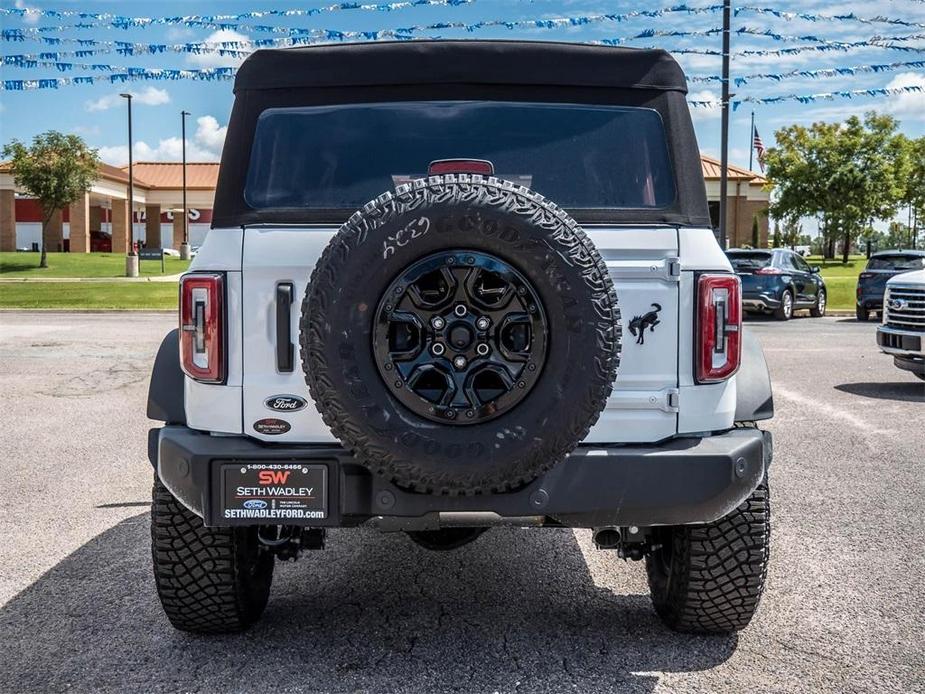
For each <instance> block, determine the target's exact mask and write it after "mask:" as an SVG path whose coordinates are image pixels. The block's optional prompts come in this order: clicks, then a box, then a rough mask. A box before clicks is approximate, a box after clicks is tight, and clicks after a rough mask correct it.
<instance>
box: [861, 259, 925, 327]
mask: <svg viewBox="0 0 925 694" xmlns="http://www.w3.org/2000/svg"><path fill="white" fill-rule="evenodd" d="M922 269H925V251H902V250H892V251H879V252H877V253H874V254H873V255H872V256H870V258H869V259H868V260H867V267H865V268H864V271H863V272H862V273H861V274H860V275H858V289H857V305H856V306H855V312H856V313H857V317H858V320H860V321H866V320H867V318H868V316H870V313H871V312H872V311H876V312H877V313H882V312H883V293H884V292H885V291H886V281H887V280H888V279H890V278H891V277H895V276H896V275H898V274H900V273H903V272H912V271H913V270H922Z"/></svg>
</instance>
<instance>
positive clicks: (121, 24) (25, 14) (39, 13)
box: [0, 0, 477, 29]
mask: <svg viewBox="0 0 925 694" xmlns="http://www.w3.org/2000/svg"><path fill="white" fill-rule="evenodd" d="M476 1H477V0H407V1H405V2H386V3H369V4H361V3H358V2H338V3H334V4H333V5H325V6H322V7H312V8H308V9H291V10H262V11H254V12H241V13H239V14H220V15H188V16H176V17H124V16H121V15H117V14H112V13H111V12H82V11H80V10H42V9H39V8H35V7H25V8H19V7H15V8H14V7H10V8H2V9H0V16H3V15H7V16H14V17H19V18H20V19H26V18H28V19H39V18H44V17H49V18H54V19H62V18H70V17H77V18H78V19H85V20H89V21H91V22H96V23H97V24H92V25H91V24H86V25H85V26H86V27H91V26H98V25H99V24H100V23H103V22H105V23H106V25H107V26H112V27H116V28H120V29H131V28H134V27H144V26H150V25H152V24H165V25H176V24H186V23H188V22H192V23H196V22H206V23H218V22H238V21H246V20H250V19H263V18H265V17H312V16H315V15H320V14H323V13H325V12H338V11H341V10H366V11H376V12H392V11H394V10H404V9H408V8H411V7H422V6H438V7H458V6H460V5H471V4H472V3H474V2H476ZM78 26H79V25H78Z"/></svg>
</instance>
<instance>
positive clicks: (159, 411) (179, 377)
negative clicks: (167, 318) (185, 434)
mask: <svg viewBox="0 0 925 694" xmlns="http://www.w3.org/2000/svg"><path fill="white" fill-rule="evenodd" d="M179 335H180V331H179V330H178V329H176V328H174V329H173V330H171V331H170V332H169V333H167V335H166V336H165V337H164V339H163V340H162V341H161V346H160V347H159V348H158V350H157V356H156V357H155V358H154V369H153V370H152V371H151V383H150V385H149V386H148V419H155V420H158V421H161V422H166V423H167V424H186V407H185V405H184V396H183V379H184V376H183V370H182V369H181V368H180V337H179Z"/></svg>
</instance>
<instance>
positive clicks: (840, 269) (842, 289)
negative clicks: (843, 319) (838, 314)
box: [806, 255, 867, 311]
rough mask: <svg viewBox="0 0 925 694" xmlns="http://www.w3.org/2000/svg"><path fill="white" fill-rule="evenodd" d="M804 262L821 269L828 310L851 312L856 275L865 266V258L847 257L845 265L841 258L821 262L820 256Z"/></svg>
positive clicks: (856, 284)
mask: <svg viewBox="0 0 925 694" xmlns="http://www.w3.org/2000/svg"><path fill="white" fill-rule="evenodd" d="M806 262H807V263H809V264H810V265H818V266H819V267H820V268H822V277H823V279H824V280H825V286H826V287H827V288H828V290H829V308H830V309H834V310H843V311H851V310H853V309H854V306H855V296H856V295H855V290H856V289H857V286H858V275H860V274H861V271H862V270H863V269H864V267H865V266H866V265H867V257H866V256H863V255H852V256H849V257H848V262H847V263H843V262H842V261H841V258H837V259H835V260H823V259H822V257H821V256H818V255H811V256H809V257H808V258H806Z"/></svg>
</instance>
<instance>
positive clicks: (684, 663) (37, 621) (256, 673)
mask: <svg viewBox="0 0 925 694" xmlns="http://www.w3.org/2000/svg"><path fill="white" fill-rule="evenodd" d="M148 538H149V520H148V514H142V515H138V516H134V517H132V518H129V519H127V520H125V521H123V522H122V523H120V524H119V525H117V526H115V527H113V528H111V529H110V530H108V531H106V532H104V533H102V534H101V535H99V536H97V537H96V538H94V539H93V540H91V541H90V542H88V543H87V544H85V545H84V546H83V547H81V548H80V549H78V550H77V551H76V552H74V553H73V554H71V555H70V556H68V557H67V558H65V559H64V560H63V561H61V562H60V563H59V564H58V565H57V566H55V567H54V568H53V569H51V570H50V571H48V572H47V573H46V574H44V575H43V576H42V577H41V578H40V579H38V580H37V581H36V582H35V583H34V584H33V585H32V586H30V587H29V588H27V589H26V590H24V591H23V592H22V593H20V594H19V595H17V596H16V597H15V598H13V599H12V600H11V601H10V602H9V603H8V604H7V605H6V606H5V607H4V608H2V609H0V641H2V642H3V644H4V647H3V649H2V651H0V682H2V683H5V684H3V685H2V686H0V688H2V689H6V687H11V688H13V689H16V690H31V691H48V690H60V689H66V688H71V689H73V690H75V691H87V690H93V691H119V692H125V691H145V692H153V691H181V690H182V691H189V690H197V691H199V690H202V691H216V690H222V691H228V690H240V691H256V690H264V689H270V690H282V689H285V690H287V691H289V690H298V691H327V692H341V691H345V692H346V691H351V692H352V691H357V690H363V691H367V690H369V691H389V692H398V691H407V692H422V691H426V692H438V691H511V690H513V689H515V688H516V689H519V690H521V691H537V690H545V691H552V692H557V691H564V690H566V689H569V690H572V691H591V690H599V689H608V690H610V689H619V690H620V691H625V692H651V691H652V690H654V688H655V687H656V685H657V683H658V680H657V676H656V675H655V674H654V673H655V671H668V672H687V671H698V670H704V669H707V668H711V667H713V666H716V665H718V664H720V663H722V662H724V661H725V660H727V659H728V658H729V657H730V656H731V655H732V653H733V651H734V650H735V646H736V638H735V637H693V636H682V635H678V634H674V633H672V632H670V631H668V630H667V629H665V628H664V627H662V625H661V624H660V623H659V622H658V621H657V618H656V616H655V614H654V612H653V611H652V609H651V606H650V604H649V599H648V597H647V596H646V595H616V594H614V593H613V592H611V591H610V590H607V589H603V588H599V587H597V586H595V584H594V581H593V580H592V577H591V574H590V572H589V569H588V566H587V564H586V562H585V559H584V555H583V554H582V552H581V550H580V549H579V547H578V544H577V542H576V540H575V538H574V535H573V534H572V533H571V532H570V531H567V530H548V531H521V530H514V529H505V530H494V531H492V532H489V533H487V534H486V535H484V536H483V537H482V538H480V539H479V540H478V541H477V542H476V543H474V544H473V545H469V546H468V547H464V548H462V549H460V550H457V551H456V552H450V553H434V552H428V551H427V550H424V549H421V548H418V547H417V546H416V545H413V544H412V543H411V541H410V540H408V539H407V538H406V537H405V536H403V535H379V534H378V533H375V532H373V531H365V530H359V531H334V532H332V533H329V537H328V549H326V550H324V551H322V552H316V553H309V554H308V555H307V556H306V557H304V558H303V559H302V560H300V561H299V562H298V563H297V564H294V565H293V564H277V574H276V579H275V584H274V587H273V593H272V595H271V598H270V605H269V607H268V609H267V612H266V614H265V616H264V619H263V621H262V622H261V623H259V624H258V625H256V626H255V627H254V628H252V629H251V630H250V631H248V632H246V633H245V634H242V635H237V636H227V637H198V636H190V635H186V634H182V633H180V632H177V631H174V630H173V629H172V628H171V627H170V626H169V624H168V623H167V621H166V618H165V617H164V616H163V614H162V613H161V611H160V606H159V604H158V603H157V598H156V596H155V594H154V590H153V585H152V579H151V575H150V555H149V545H148ZM606 562H611V560H610V559H607V560H606V561H605V564H604V565H609V564H607V563H606ZM613 563H615V562H613ZM640 569H641V567H639V566H638V565H637V566H632V565H631V566H623V564H622V562H621V563H620V571H634V570H635V571H638V570H640Z"/></svg>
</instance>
